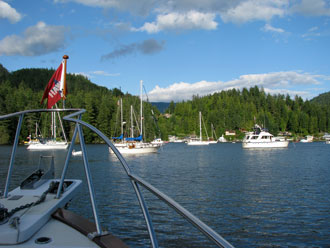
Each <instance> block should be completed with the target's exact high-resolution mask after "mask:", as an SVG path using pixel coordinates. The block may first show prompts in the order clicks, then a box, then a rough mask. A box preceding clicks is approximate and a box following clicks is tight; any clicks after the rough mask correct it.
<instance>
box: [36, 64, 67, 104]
mask: <svg viewBox="0 0 330 248" xmlns="http://www.w3.org/2000/svg"><path fill="white" fill-rule="evenodd" d="M63 64H64V62H62V63H61V64H60V66H59V67H58V68H57V70H56V71H55V73H54V74H53V76H52V77H51V79H50V80H49V82H48V84H47V86H46V88H45V92H44V95H43V96H42V99H41V104H42V103H43V102H44V100H45V99H46V98H47V108H48V109H50V108H51V107H52V106H53V105H54V104H55V103H57V102H58V101H59V100H60V99H61V98H62V96H63V81H64V69H63V67H64V65H63Z"/></svg>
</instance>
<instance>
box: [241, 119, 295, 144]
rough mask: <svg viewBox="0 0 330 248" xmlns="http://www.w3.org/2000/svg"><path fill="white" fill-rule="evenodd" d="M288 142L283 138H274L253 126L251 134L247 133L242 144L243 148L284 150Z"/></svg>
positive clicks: (258, 127)
mask: <svg viewBox="0 0 330 248" xmlns="http://www.w3.org/2000/svg"><path fill="white" fill-rule="evenodd" d="M288 145H289V141H287V140H285V138H283V137H274V136H273V135H272V134H270V133H269V132H268V131H266V130H265V129H262V128H261V127H260V126H259V125H257V124H256V125H255V126H254V131H253V132H248V133H247V134H246V135H245V137H244V139H243V142H242V147H243V148H285V147H288Z"/></svg>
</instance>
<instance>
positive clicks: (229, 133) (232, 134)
mask: <svg viewBox="0 0 330 248" xmlns="http://www.w3.org/2000/svg"><path fill="white" fill-rule="evenodd" d="M225 135H226V136H235V135H236V132H235V131H234V130H226V132H225Z"/></svg>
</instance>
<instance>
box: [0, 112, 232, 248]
mask: <svg viewBox="0 0 330 248" xmlns="http://www.w3.org/2000/svg"><path fill="white" fill-rule="evenodd" d="M68 111H70V112H71V111H75V112H74V113H72V114H69V115H66V116H64V117H63V120H66V121H69V122H74V123H76V125H77V126H76V127H78V130H79V128H80V132H79V136H80V134H81V126H84V127H87V128H89V129H90V130H92V131H93V132H95V133H96V134H97V135H98V136H99V137H100V138H102V139H103V140H104V142H105V143H106V144H107V145H108V146H109V147H110V148H111V149H112V151H113V152H114V154H115V155H116V156H117V158H118V159H119V161H120V163H121V164H122V166H123V168H124V170H125V172H126V174H127V176H128V177H129V178H130V180H131V183H132V184H133V188H134V190H135V193H136V195H137V197H138V200H139V203H140V207H141V209H142V212H143V214H144V217H145V220H146V224H147V228H148V232H149V235H150V240H151V243H152V246H153V247H158V244H157V239H156V235H155V232H154V229H153V227H152V222H151V218H150V216H149V213H148V208H147V206H146V204H145V201H144V199H143V196H142V193H141V191H140V189H139V185H141V186H143V187H144V188H145V189H147V190H149V191H150V192H151V193H152V194H154V195H155V196H157V197H158V198H159V199H160V200H162V201H164V202H165V203H166V204H167V205H169V206H170V207H171V208H173V209H174V210H175V211H176V212H177V213H179V214H180V215H181V216H183V217H184V218H185V219H187V220H188V221H189V222H190V223H192V224H193V225H194V226H195V227H196V228H197V229H198V230H200V231H201V232H202V233H203V234H204V235H205V236H207V237H208V238H209V239H210V240H211V241H213V242H214V243H215V244H216V245H217V246H219V247H226V248H227V247H228V248H229V247H233V246H232V245H231V244H230V243H229V242H228V241H226V240H225V239H224V238H223V237H222V236H220V235H219V234H218V233H217V232H215V231H214V230H213V229H212V228H210V227H209V226H208V225H206V224H205V223H204V222H202V221H201V220H199V219H198V218H197V217H196V216H194V215H193V214H191V213H190V212H189V211H188V210H186V209H185V208H184V207H182V206H181V205H180V204H179V203H177V202H176V201H174V200H173V199H172V198H170V197H169V196H167V195H166V194H164V193H163V192H161V191H160V190H158V189H157V188H155V187H154V186H152V185H151V184H149V183H148V182H147V181H145V180H144V179H142V178H140V177H139V176H137V175H135V174H134V173H132V171H131V170H130V168H129V165H128V164H127V162H126V160H125V159H124V158H123V156H122V155H121V153H120V152H119V151H118V149H117V148H116V147H115V146H114V145H113V143H112V142H111V141H110V140H109V138H108V137H106V136H105V135H104V134H103V133H102V132H101V131H100V130H98V129H97V128H95V127H94V126H92V125H90V124H88V123H86V122H84V121H82V120H81V118H80V117H81V115H82V114H83V113H84V112H86V110H85V109H35V110H25V111H20V112H16V113H12V114H8V115H4V116H0V120H2V119H6V118H10V117H14V116H18V115H19V116H20V123H21V119H22V117H23V116H24V115H25V114H28V113H37V112H68ZM74 117H77V118H74ZM79 126H80V127H79ZM20 128H21V127H20V125H18V127H17V131H16V136H17V132H20ZM75 132H76V131H75ZM17 142H18V141H17V140H16V138H15V142H14V146H15V143H16V146H17ZM15 149H16V148H14V149H13V150H15ZM83 154H84V155H83V156H86V154H85V151H83ZM14 155H15V152H13V153H12V157H13V156H14ZM69 156H70V155H69ZM12 160H13V159H12ZM11 163H13V161H11ZM8 176H9V174H8ZM95 213H96V211H95ZM95 213H94V214H95Z"/></svg>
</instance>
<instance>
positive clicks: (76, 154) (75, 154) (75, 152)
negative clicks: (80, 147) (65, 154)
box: [72, 149, 82, 156]
mask: <svg viewBox="0 0 330 248" xmlns="http://www.w3.org/2000/svg"><path fill="white" fill-rule="evenodd" d="M72 156H82V151H76V150H74V149H73V150H72Z"/></svg>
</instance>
